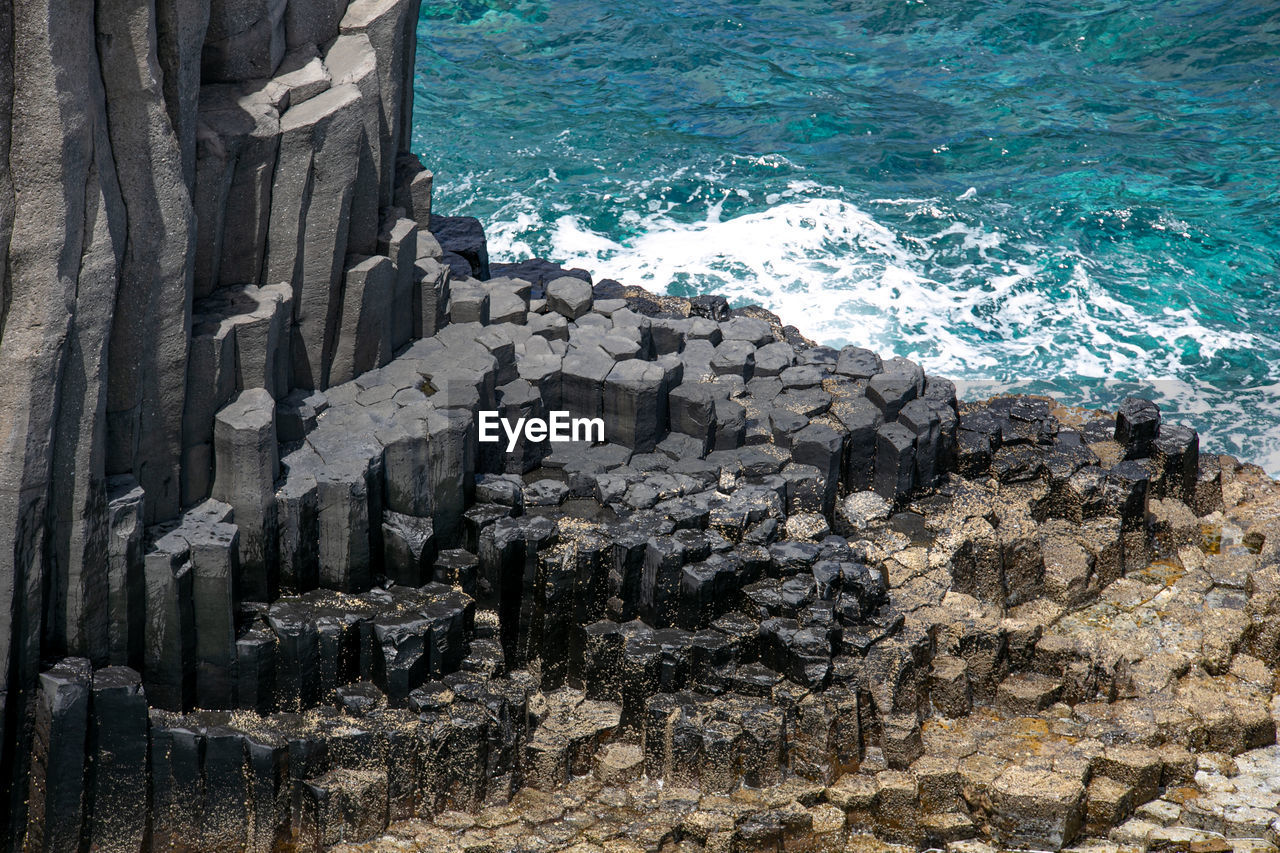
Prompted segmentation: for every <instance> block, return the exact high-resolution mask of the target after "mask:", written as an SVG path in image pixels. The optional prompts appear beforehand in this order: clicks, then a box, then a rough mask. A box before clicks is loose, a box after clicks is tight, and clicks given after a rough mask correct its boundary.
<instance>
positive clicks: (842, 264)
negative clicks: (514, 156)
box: [489, 164, 1280, 473]
mask: <svg viewBox="0 0 1280 853" xmlns="http://www.w3.org/2000/svg"><path fill="white" fill-rule="evenodd" d="M770 165H772V164H770ZM549 179H550V180H554V177H553V176H549ZM669 179H670V178H669V177H668V178H667V179H664V180H660V181H655V182H650V185H649V186H636V187H633V188H631V189H632V192H631V193H630V195H631V197H632V198H633V199H636V200H643V201H644V202H647V204H645V207H646V208H647V209H646V210H643V211H642V212H641V211H636V210H635V209H634V208H632V209H631V210H629V211H628V212H627V213H626V214H624V215H623V216H622V221H623V223H624V224H625V225H626V226H627V227H628V228H629V229H632V230H633V231H634V232H635V234H636V236H634V237H632V238H630V239H627V240H625V241H618V240H615V239H613V238H612V237H610V236H609V235H606V234H601V233H598V232H596V231H594V230H592V229H591V228H589V227H588V226H587V225H586V220H585V219H584V218H583V217H582V216H581V215H579V214H577V213H574V212H570V211H563V212H561V213H560V214H559V215H558V216H556V218H554V219H553V220H552V221H550V222H547V221H544V220H542V219H541V218H540V216H539V214H538V212H537V210H536V208H535V207H534V206H533V205H532V204H531V203H528V202H527V201H526V200H523V199H512V200H511V202H510V203H509V204H508V205H507V206H506V207H504V209H503V211H502V212H501V213H500V214H499V215H497V216H495V217H494V220H493V222H494V227H493V228H492V229H491V230H490V232H489V239H490V251H491V253H492V254H493V255H494V256H497V257H502V256H507V257H516V258H518V257H529V256H532V255H533V254H536V253H537V252H536V251H535V247H534V246H533V245H531V242H530V237H529V235H532V234H538V235H539V236H540V237H541V239H539V240H538V242H539V243H541V244H542V246H541V248H542V251H543V252H544V253H547V254H549V255H550V256H551V257H553V258H555V259H557V260H559V261H561V262H564V263H566V264H567V265H568V266H580V267H583V268H585V269H588V270H590V271H591V272H592V274H593V275H594V276H595V277H596V278H597V279H600V278H613V279H617V280H619V281H622V282H624V283H628V284H639V285H643V286H645V287H648V288H650V289H651V290H655V291H668V290H670V291H671V292H676V293H692V292H717V293H721V294H723V295H725V296H726V297H728V298H729V299H730V300H731V301H732V302H735V303H738V304H743V303H760V304H763V305H764V306H765V307H767V308H769V309H770V310H772V311H775V312H776V313H777V314H778V315H779V316H780V317H781V318H782V320H783V322H785V323H793V324H795V325H796V326H797V327H798V328H800V329H801V331H802V332H803V333H804V334H806V335H808V336H809V337H811V338H813V339H815V340H818V341H821V342H823V343H827V344H831V345H836V346H839V345H843V344H846V343H857V344H860V345H864V346H868V347H871V348H873V349H876V350H879V351H881V352H885V353H894V354H898V355H905V356H909V357H912V358H916V359H918V360H920V361H921V362H922V363H924V364H925V365H926V367H927V368H928V369H930V370H932V371H936V372H938V373H941V374H943V375H948V376H952V377H957V378H979V377H985V378H989V379H992V380H997V381H999V382H1001V383H1002V384H1003V385H1004V386H1005V387H1018V385H1019V384H1020V383H1029V382H1035V381H1044V380H1052V379H1058V378H1066V379H1070V378H1072V377H1079V378H1082V379H1092V380H1098V381H1101V380H1108V379H1112V380H1116V379H1118V380H1124V381H1127V382H1136V383H1143V384H1144V385H1146V386H1148V387H1151V388H1153V389H1156V390H1153V391H1152V392H1151V393H1152V394H1153V395H1156V396H1159V397H1160V398H1161V402H1162V403H1164V404H1165V405H1166V406H1167V407H1168V408H1169V409H1170V410H1171V411H1173V412H1175V413H1178V414H1181V415H1184V416H1186V417H1189V418H1191V419H1193V420H1195V421H1198V422H1199V424H1200V425H1201V426H1202V429H1203V428H1204V426H1205V425H1206V424H1210V427H1209V435H1207V436H1206V446H1213V445H1215V444H1217V446H1220V447H1224V448H1232V449H1240V450H1244V451H1247V453H1248V455H1249V457H1250V458H1253V459H1259V460H1260V461H1264V462H1265V464H1266V466H1267V467H1268V469H1269V470H1271V471H1272V472H1276V473H1280V429H1276V427H1275V425H1276V424H1280V382H1277V381H1276V380H1278V379H1280V376H1271V377H1257V378H1256V379H1255V380H1254V382H1255V383H1256V384H1255V385H1254V387H1250V388H1240V389H1234V390H1229V389H1221V388H1209V387H1205V386H1204V385H1203V384H1202V383H1200V382H1198V381H1197V380H1196V379H1195V378H1194V376H1192V377H1190V378H1189V377H1188V375H1187V374H1188V373H1189V372H1190V371H1189V369H1188V367H1187V366H1186V365H1184V364H1182V363H1181V362H1180V356H1179V353H1180V351H1181V349H1182V348H1183V346H1184V345H1185V344H1188V343H1192V342H1194V344H1195V345H1196V347H1197V348H1198V350H1199V353H1200V355H1201V357H1202V358H1205V359H1209V358H1213V357H1214V356H1215V355H1217V354H1218V353H1220V352H1224V351H1231V350H1240V349H1250V348H1253V347H1259V346H1265V347H1266V348H1267V349H1271V350H1274V349H1275V348H1277V342H1276V341H1274V340H1270V339H1265V340H1264V339H1263V338H1261V337H1260V334H1263V333H1259V332H1258V331H1247V330H1243V329H1242V330H1229V329H1222V328H1211V327H1209V326H1207V325H1206V324H1205V323H1203V322H1201V320H1200V319H1199V318H1198V317H1197V316H1196V314H1195V313H1194V312H1193V311H1192V310H1191V309H1182V310H1173V309H1165V310H1164V311H1163V312H1162V313H1159V314H1153V313H1152V312H1150V310H1149V309H1148V310H1146V311H1144V310H1142V309H1141V308H1140V307H1138V306H1135V305H1131V304H1129V303H1127V302H1125V301H1123V300H1122V299H1121V298H1119V297H1118V296H1117V295H1115V294H1114V293H1112V292H1109V291H1108V290H1107V289H1106V288H1104V287H1103V286H1102V285H1100V284H1099V283H1098V282H1097V281H1096V280H1095V279H1094V278H1093V277H1092V276H1091V275H1090V274H1089V267H1090V261H1089V259H1088V258H1085V257H1076V258H1068V261H1069V262H1070V264H1071V266H1070V273H1069V275H1068V276H1067V277H1066V280H1065V281H1064V282H1062V283H1061V284H1060V285H1052V284H1051V283H1049V282H1048V281H1047V280H1046V279H1045V278H1044V271H1043V270H1042V269H1041V268H1040V267H1039V266H1038V265H1037V264H1036V263H1033V260H1034V259H1037V258H1038V257H1039V256H1040V255H1042V254H1043V253H1044V252H1045V251H1046V247H1043V246H1036V245H1034V244H1027V243H1026V242H1025V238H1020V239H1019V240H1018V241H1014V238H1011V237H1009V236H1007V235H1005V234H1003V233H1001V232H999V231H996V230H992V229H989V228H985V227H983V226H982V225H980V224H971V223H970V222H967V221H958V220H957V218H956V216H955V215H954V214H953V213H951V212H950V211H948V210H947V209H946V205H947V203H946V202H944V201H942V200H940V199H897V200H895V199H880V200H876V201H874V202H871V204H872V205H875V204H884V205H888V206H893V207H894V208H895V209H897V210H899V211H902V210H904V209H905V210H907V211H909V212H910V213H911V214H912V215H913V216H914V217H915V218H914V219H913V220H912V222H913V224H915V223H917V222H918V223H920V224H921V228H920V229H919V230H918V231H915V232H914V233H910V234H908V233H900V232H895V231H894V230H892V229H890V228H889V227H886V226H885V225H883V224H882V223H880V222H878V221H877V220H876V219H875V217H874V216H872V215H871V214H870V213H868V212H867V211H866V210H863V209H862V208H860V207H859V206H857V205H855V204H853V203H851V202H850V201H848V200H847V199H845V198H841V197H839V194H838V191H834V190H827V188H823V187H820V186H818V185H817V184H814V183H812V182H807V181H795V182H792V184H791V185H790V186H788V187H787V189H786V190H785V191H781V192H778V193H777V194H776V196H770V197H769V198H768V199H767V203H768V204H770V207H769V208H768V209H766V210H763V211H758V212H753V213H747V214H742V215H738V216H734V217H729V218H725V217H724V215H723V202H724V199H725V198H726V197H727V195H728V193H729V192H732V190H724V191H723V194H722V195H721V196H720V198H719V199H718V200H712V201H709V202H708V203H707V207H706V211H705V215H704V216H703V217H702V218H701V219H700V220H699V221H695V222H688V221H681V220H679V219H677V218H675V217H674V216H673V215H672V205H671V204H669V203H666V202H664V201H662V200H661V197H660V196H661V194H660V193H654V192H653V190H655V189H657V188H660V187H661V186H662V185H663V183H664V182H665V180H669ZM975 195H976V192H973V193H971V192H966V193H964V194H962V196H961V200H968V199H972V198H974V196H975ZM703 198H704V199H705V198H706V196H705V195H704V196H703ZM548 241H549V245H548ZM548 248H549V252H548V251H547V250H548ZM942 253H946V260H948V261H949V263H947V264H937V263H930V262H931V261H936V260H938V256H939V255H940V254H942ZM1060 254H1061V253H1059V255H1060ZM1010 258H1014V260H1011V259H1010ZM957 261H958V262H957ZM939 270H943V271H944V272H945V277H940V276H939V274H938V271H939ZM1050 288H1053V291H1052V292H1051V290H1050ZM1081 396H1082V397H1088V396H1089V395H1088V393H1087V392H1086V393H1082V395H1081ZM1105 397H1106V394H1105V391H1103V392H1101V397H1100V398H1099V399H1105ZM1210 406H1212V407H1213V411H1214V412H1215V416H1214V417H1213V418H1206V417H1205V415H1206V414H1207V407H1210ZM1218 423H1221V424H1222V425H1223V427H1221V428H1219V427H1217V426H1216V424H1218ZM1228 424H1229V425H1231V426H1230V427H1227V426H1226V425H1228ZM1245 425H1249V428H1248V429H1246V430H1245V432H1248V433H1249V437H1248V438H1245V437H1243V434H1241V435H1236V434H1234V433H1235V432H1237V431H1239V430H1241V428H1242V427H1244V426H1245ZM1268 426H1270V431H1269V432H1268V429H1267V428H1268Z"/></svg>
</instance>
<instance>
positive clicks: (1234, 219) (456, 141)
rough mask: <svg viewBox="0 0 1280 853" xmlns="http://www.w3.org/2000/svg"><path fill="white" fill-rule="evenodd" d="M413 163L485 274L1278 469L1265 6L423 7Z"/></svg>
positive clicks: (739, 2) (1275, 15) (434, 2)
mask: <svg viewBox="0 0 1280 853" xmlns="http://www.w3.org/2000/svg"><path fill="white" fill-rule="evenodd" d="M413 143H414V150H415V151H416V152H417V153H418V154H419V155H420V157H421V159H422V160H423V162H424V163H425V164H426V165H427V167H428V168H430V169H432V170H433V171H434V173H435V202H434V203H435V210H436V211H437V212H438V213H444V214H450V215H467V216H476V217H479V218H480V219H481V220H482V221H483V222H484V224H485V226H486V229H487V233H488V239H489V251H490V255H491V256H492V257H494V258H497V259H503V260H518V259H523V258H528V257H546V258H550V259H553V260H555V261H558V262H561V263H563V264H565V265H566V266H570V267H574V266H577V267H583V268H585V269H587V270H590V271H591V273H592V274H593V275H594V276H595V278H596V279H602V278H612V279H616V280H618V281H621V282H623V283H624V284H636V285H642V286H644V287H647V288H649V289H651V290H654V291H659V292H667V293H672V294H677V295H682V296H689V295H694V294H700V293H719V294H723V295H724V296H726V297H728V298H729V299H730V300H731V302H732V303H733V304H735V305H744V304H750V303H755V304H760V305H763V306H765V307H767V308H769V309H770V310H772V311H774V312H776V313H777V314H778V315H779V316H780V317H781V318H782V320H783V322H784V323H791V324H794V325H795V326H797V327H798V328H799V329H800V330H801V331H802V332H803V333H804V334H805V335H807V336H808V337H809V338H811V339H813V340H815V341H818V342H821V343H823V344H828V345H831V346H835V347H839V346H843V345H846V344H850V343H853V344H858V345H861V346H866V347H870V348H873V349H876V350H878V351H880V352H882V353H883V354H885V355H886V356H888V355H902V356H907V357H909V358H912V359H915V360H918V361H919V362H921V363H922V364H924V365H925V367H926V369H928V370H929V371H931V372H934V373H937V374H940V375H943V376H947V377H949V378H951V379H953V380H956V381H957V384H958V385H959V387H960V390H961V395H962V397H968V398H972V399H980V398H984V397H987V396H991V395H992V394H995V393H1004V392H1019V393H1047V394H1052V395H1054V396H1055V397H1057V398H1059V399H1060V400H1062V401H1063V402H1064V403H1067V404H1072V405H1076V404H1078V405H1085V406H1091V407H1103V408H1106V407H1114V405H1115V404H1116V403H1117V402H1118V401H1119V400H1121V399H1123V398H1124V397H1126V396H1131V395H1137V396H1145V397H1150V398H1152V399H1154V400H1156V401H1157V402H1158V403H1159V404H1160V405H1161V407H1162V409H1163V410H1164V413H1165V414H1164V416H1165V418H1166V419H1167V420H1170V421H1178V422H1183V423H1187V424H1190V425H1192V426H1194V427H1195V428H1197V429H1198V430H1199V431H1200V434H1201V443H1202V447H1204V448H1206V449H1208V450H1211V451H1217V452H1223V453H1232V454H1236V455H1238V456H1240V457H1241V458H1242V459H1245V460H1248V461H1253V462H1256V463H1258V464H1261V465H1262V466H1263V467H1264V468H1266V469H1267V470H1268V471H1269V472H1270V473H1271V474H1273V475H1280V213H1278V211H1277V208H1278V206H1280V3H1277V2H1275V0H1263V2H1250V0H1122V1H1121V0H1117V1H1116V2H1112V0H1039V2H1033V0H1003V2H997V1H996V0H990V2H975V0H829V2H819V1H818V0H625V2H598V0H592V2H587V0H423V3H422V12H421V19H420V21H419V27H418V50H417V69H416V106H415V114H414V138H413Z"/></svg>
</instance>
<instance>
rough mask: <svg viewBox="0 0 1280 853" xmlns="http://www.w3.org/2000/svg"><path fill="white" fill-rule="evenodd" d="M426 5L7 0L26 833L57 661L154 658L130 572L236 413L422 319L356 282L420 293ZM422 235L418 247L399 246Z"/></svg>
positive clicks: (5, 660)
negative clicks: (363, 294)
mask: <svg viewBox="0 0 1280 853" xmlns="http://www.w3.org/2000/svg"><path fill="white" fill-rule="evenodd" d="M418 5H419V4H418V0H355V2H352V3H350V4H348V2H347V0H101V2H97V3H96V4H89V3H72V2H66V0H20V2H13V1H12V0H3V2H0V376H3V380H0V673H3V674H4V675H3V677H2V680H0V710H2V718H3V721H4V735H3V738H0V750H3V752H2V753H0V764H2V767H3V774H2V776H3V780H4V781H3V783H0V784H3V785H4V788H5V790H6V791H7V794H6V795H5V804H4V806H3V807H2V808H3V813H4V815H5V818H6V819H5V820H3V821H0V825H6V826H8V827H9V832H10V835H11V837H16V836H17V834H18V833H20V831H21V827H22V825H23V823H24V820H23V813H24V800H26V798H27V794H28V789H27V784H26V781H25V779H26V774H27V762H28V760H29V759H28V757H27V756H28V753H29V752H30V738H31V727H32V725H33V720H34V717H33V710H32V702H31V701H30V696H31V691H32V690H33V689H34V687H35V685H36V681H37V673H38V672H39V670H40V668H41V661H42V660H43V661H46V662H47V661H49V660H51V659H54V658H57V657H61V656H63V655H75V656H80V657H84V658H87V659H89V660H90V661H91V662H92V663H93V664H94V665H96V666H104V665H107V664H132V665H135V666H140V665H141V664H142V660H141V654H142V649H141V642H142V638H140V637H139V636H134V637H130V636H129V631H130V630H131V629H129V628H128V627H127V626H129V625H130V624H133V625H136V626H140V625H141V622H142V619H143V612H142V610H141V609H139V603H138V599H137V591H136V589H131V588H130V584H131V583H134V582H133V581H129V580H128V579H127V578H124V576H123V575H121V573H120V572H118V571H114V570H113V569H112V566H116V567H117V568H119V567H120V566H123V565H127V564H130V563H136V561H137V559H139V558H140V554H141V552H142V550H143V549H144V548H145V547H146V545H145V542H144V537H143V536H142V528H143V527H144V526H146V527H152V526H154V525H157V524H161V523H165V522H170V521H172V520H174V519H176V518H177V517H178V516H179V515H180V513H181V512H182V511H183V509H184V508H189V507H191V506H193V505H196V504H199V503H200V502H201V501H202V500H204V499H205V498H207V497H209V495H210V494H211V493H212V492H213V490H214V488H215V486H214V480H215V476H214V452H213V446H214V441H215V434H214V433H215V428H214V415H215V413H216V412H217V411H218V410H219V409H222V408H223V407H224V406H225V405H226V404H227V403H228V402H230V401H231V399H232V398H233V397H235V396H236V395H237V394H239V393H240V392H242V391H245V390H247V389H263V392H264V393H265V394H266V395H268V399H269V400H270V401H272V402H274V401H275V400H283V399H284V398H285V397H286V396H287V395H289V394H290V392H291V391H292V390H294V389H307V390H309V389H323V388H325V387H326V386H327V385H328V383H329V381H330V376H331V374H332V373H333V371H334V362H335V358H340V355H339V354H340V353H342V352H343V344H344V342H345V343H348V344H350V345H351V346H354V337H355V334H354V332H353V333H352V335H351V337H352V338H353V340H352V341H344V337H343V329H344V328H346V327H348V326H350V327H351V328H352V329H354V328H355V327H356V326H359V324H360V323H363V324H364V326H365V327H366V328H364V329H362V330H361V331H360V335H359V337H360V338H361V340H360V343H361V344H364V343H365V341H364V339H365V338H366V337H369V336H373V337H376V338H377V339H378V341H379V344H380V346H377V347H375V348H374V351H373V354H372V363H370V364H364V365H362V366H363V367H369V366H376V364H377V362H378V361H379V360H381V361H385V360H386V359H388V358H389V357H390V355H391V351H392V350H393V349H394V348H396V347H401V346H403V345H404V344H406V343H407V342H408V340H409V337H410V335H412V334H413V332H414V329H413V328H412V325H411V324H408V323H406V322H404V321H401V322H399V323H398V324H393V323H392V321H391V319H390V311H389V307H390V303H389V302H388V303H386V304H385V305H384V306H383V314H382V315H381V316H377V317H374V316H363V315H362V312H363V311H364V308H363V306H362V304H361V303H360V302H359V301H357V302H354V303H353V302H351V301H350V300H349V299H347V298H346V297H347V296H348V295H349V293H348V289H347V288H346V287H345V282H346V280H347V275H348V270H349V269H352V268H363V266H369V265H373V266H376V267H378V268H379V269H383V270H384V274H386V275H389V276H390V279H389V280H393V281H394V282H395V286H396V287H398V288H400V291H399V294H400V295H401V296H404V297H408V290H410V289H411V288H413V287H415V286H421V282H422V277H423V271H422V269H420V268H418V267H416V266H415V262H416V260H417V253H416V251H415V250H414V249H416V228H417V226H416V222H415V221H414V219H415V217H419V218H422V219H423V220H424V222H425V219H426V217H428V216H429V215H430V173H428V172H425V171H424V170H423V169H422V167H421V166H420V165H419V164H418V163H417V161H416V159H414V158H413V157H411V156H409V155H408V154H407V151H408V139H409V132H410V125H411V121H410V118H411V109H412V90H413V86H412V73H413V66H414V46H415V31H416V25H417V18H418ZM401 243H407V244H409V245H411V246H413V248H412V249H410V251H408V252H403V253H400V254H399V255H395V256H392V257H388V253H389V252H392V248H393V247H395V248H396V249H397V250H398V248H399V246H400V244H401ZM379 258H380V260H376V259H379ZM371 259H372V260H371ZM428 286H430V282H428ZM404 316H405V319H407V318H408V314H407V313H405V315H404ZM393 325H394V328H393ZM384 327H385V328H384ZM364 349H367V346H366V347H364ZM361 354H362V355H363V350H362V352H361ZM349 360H350V359H349V358H348V361H349ZM339 369H340V370H346V371H347V372H348V373H349V372H350V370H351V366H350V365H349V364H348V365H346V366H345V367H340V368H339ZM272 441H274V436H273V437H272ZM229 476H230V475H229V474H227V475H224V478H223V479H224V480H225V479H226V478H227V477H229ZM228 488H229V487H227V486H226V485H225V483H224V485H223V490H224V491H226V490H227V489H228ZM262 524H263V523H262V522H259V524H258V526H259V527H261V526H262ZM135 528H136V530H135ZM251 538H252V537H251V536H249V537H246V539H251ZM121 543H123V544H121ZM121 549H123V550H121ZM249 550H250V551H251V550H252V549H251V548H250V549H249ZM250 562H252V558H250ZM134 586H136V583H134ZM250 592H253V590H250ZM131 595H132V596H134V598H133V599H130V596H131ZM258 597H259V598H261V596H258ZM130 607H133V608H134V609H133V611H132V612H129V610H128V609H129V608H130ZM121 608H123V610H122V609H121ZM122 626H125V627H124V628H122ZM67 849H70V848H67Z"/></svg>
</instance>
